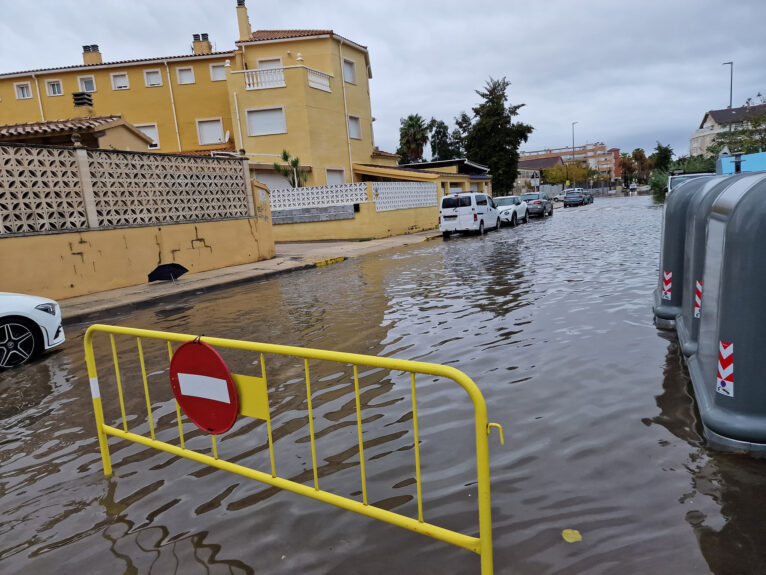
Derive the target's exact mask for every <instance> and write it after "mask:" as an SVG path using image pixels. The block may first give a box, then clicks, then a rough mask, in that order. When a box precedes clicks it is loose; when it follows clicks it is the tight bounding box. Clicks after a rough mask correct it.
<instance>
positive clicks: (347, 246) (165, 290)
mask: <svg viewBox="0 0 766 575" xmlns="http://www.w3.org/2000/svg"><path fill="white" fill-rule="evenodd" d="M435 237H440V236H439V235H438V232H437V231H434V230H430V231H426V232H418V233H414V234H408V235H404V236H393V237H390V238H382V239H379V240H370V241H364V242H360V241H338V242H295V243H281V244H277V255H276V257H275V258H273V259H270V260H263V261H260V262H255V263H252V264H244V265H240V266H231V267H228V268H221V269H217V270H210V271H206V272H199V273H189V274H186V275H184V276H182V277H181V278H179V279H178V280H176V282H175V283H172V282H155V283H151V284H149V283H145V284H140V285H136V286H130V287H124V288H119V289H114V290H109V291H104V292H98V293H93V294H88V295H83V296H78V297H73V298H69V299H63V300H59V304H60V305H61V313H62V316H63V318H64V325H68V324H73V323H80V322H84V321H88V322H96V321H98V319H99V315H100V314H101V313H103V312H105V311H110V312H114V311H130V310H132V309H136V308H138V307H141V306H142V305H149V304H153V303H157V302H160V301H165V300H171V299H174V298H176V297H178V296H180V295H184V294H187V293H191V292H206V291H212V290H215V289H219V288H222V287H229V286H232V285H235V284H239V283H245V282H249V281H252V280H257V279H263V278H267V277H270V276H274V275H277V274H281V273H285V272H290V271H295V270H302V269H307V268H313V267H317V266H322V265H328V264H333V263H338V262H341V261H343V260H345V259H347V258H355V257H359V256H362V255H365V254H369V253H373V252H379V251H383V250H387V249H390V248H395V247H399V246H406V245H408V244H413V243H418V242H423V241H426V240H429V239H432V238H435Z"/></svg>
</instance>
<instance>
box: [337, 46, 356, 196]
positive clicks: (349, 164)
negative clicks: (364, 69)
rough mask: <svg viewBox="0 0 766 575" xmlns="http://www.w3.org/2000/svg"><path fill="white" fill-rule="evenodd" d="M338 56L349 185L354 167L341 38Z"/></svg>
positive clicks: (352, 178) (352, 179)
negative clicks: (344, 119)
mask: <svg viewBox="0 0 766 575" xmlns="http://www.w3.org/2000/svg"><path fill="white" fill-rule="evenodd" d="M338 54H339V56H340V83H341V85H342V86H343V112H344V114H345V117H346V144H347V145H348V171H349V173H350V174H351V183H352V184H353V183H355V180H354V165H353V164H352V163H351V134H350V133H349V131H348V103H347V102H346V79H345V78H344V77H343V38H340V49H339V51H338ZM359 129H360V130H361V129H362V123H361V122H359Z"/></svg>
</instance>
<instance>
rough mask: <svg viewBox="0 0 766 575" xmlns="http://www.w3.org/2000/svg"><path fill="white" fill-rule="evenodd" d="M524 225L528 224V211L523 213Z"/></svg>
mask: <svg viewBox="0 0 766 575" xmlns="http://www.w3.org/2000/svg"><path fill="white" fill-rule="evenodd" d="M524 223H525V224H526V223H529V210H527V211H526V212H524Z"/></svg>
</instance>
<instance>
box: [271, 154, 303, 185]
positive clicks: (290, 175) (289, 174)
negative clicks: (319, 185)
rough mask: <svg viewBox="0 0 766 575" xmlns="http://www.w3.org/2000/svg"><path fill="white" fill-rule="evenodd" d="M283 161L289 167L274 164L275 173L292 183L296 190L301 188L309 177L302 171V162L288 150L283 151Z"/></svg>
mask: <svg viewBox="0 0 766 575" xmlns="http://www.w3.org/2000/svg"><path fill="white" fill-rule="evenodd" d="M282 160H284V162H285V163H286V164H287V166H281V165H279V164H278V163H276V162H274V171H275V172H276V173H278V174H280V175H282V176H284V177H285V178H287V179H288V180H289V181H290V185H291V186H292V187H294V188H300V187H302V186H303V185H304V184H305V183H306V180H308V178H309V175H308V174H307V173H306V172H305V171H303V170H302V169H301V167H300V166H301V161H300V160H299V159H298V158H297V157H293V156H291V155H290V152H288V151H287V150H282Z"/></svg>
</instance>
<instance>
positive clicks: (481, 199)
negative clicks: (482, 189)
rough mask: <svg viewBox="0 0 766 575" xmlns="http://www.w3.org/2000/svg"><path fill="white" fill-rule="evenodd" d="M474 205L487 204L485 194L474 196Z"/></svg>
mask: <svg viewBox="0 0 766 575" xmlns="http://www.w3.org/2000/svg"><path fill="white" fill-rule="evenodd" d="M476 205H477V206H486V205H487V196H483V195H481V194H479V195H477V196H476Z"/></svg>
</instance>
